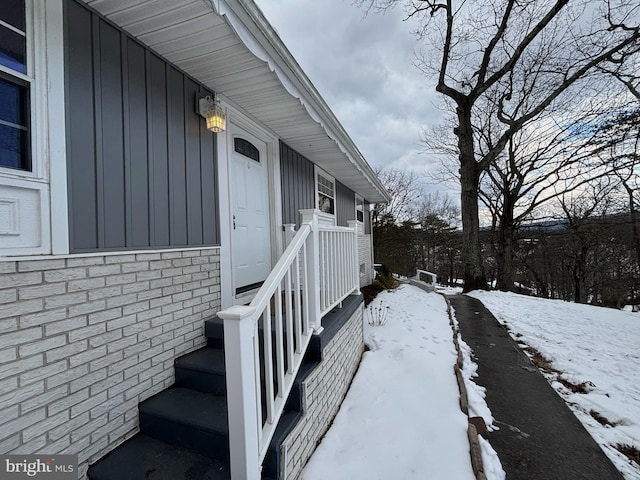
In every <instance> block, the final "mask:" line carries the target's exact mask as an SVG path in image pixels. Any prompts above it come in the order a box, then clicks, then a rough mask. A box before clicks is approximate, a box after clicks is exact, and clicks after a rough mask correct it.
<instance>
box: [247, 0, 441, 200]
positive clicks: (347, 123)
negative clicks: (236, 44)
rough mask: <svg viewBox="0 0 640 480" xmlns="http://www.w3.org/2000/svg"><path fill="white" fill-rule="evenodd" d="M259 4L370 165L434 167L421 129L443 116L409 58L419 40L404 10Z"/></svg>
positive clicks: (305, 0) (331, 3) (261, 0)
mask: <svg viewBox="0 0 640 480" xmlns="http://www.w3.org/2000/svg"><path fill="white" fill-rule="evenodd" d="M256 3H257V4H258V6H259V7H260V8H261V9H262V11H263V12H264V14H265V16H266V17H267V19H268V20H269V22H270V23H271V24H272V25H273V27H274V28H275V29H276V30H277V31H278V33H279V35H280V37H281V39H282V41H283V42H284V43H285V45H286V46H287V47H288V48H289V50H290V51H291V53H292V54H293V56H294V57H295V58H296V60H297V61H298V63H299V64H300V66H301V67H302V69H303V70H304V71H305V73H306V74H307V76H308V77H309V78H310V79H311V81H312V82H313V84H314V85H315V86H316V88H317V89H318V91H319V92H320V94H321V95H322V96H323V97H324V98H325V100H326V102H327V104H328V105H329V107H330V108H331V109H332V110H333V112H334V113H335V115H336V117H338V119H339V120H340V122H341V123H342V124H343V125H344V127H345V128H346V130H347V132H348V133H349V135H350V136H351V138H352V139H353V140H354V142H355V143H356V145H357V146H358V148H359V149H360V151H361V152H362V153H363V155H364V156H365V158H366V159H367V161H368V162H369V163H370V164H371V165H372V166H373V167H385V166H393V167H396V168H403V169H412V170H416V171H418V172H423V171H428V170H430V169H432V168H433V167H434V162H435V160H434V158H435V157H434V156H433V155H426V154H424V153H422V150H423V148H422V145H420V132H421V131H422V130H423V129H424V128H425V127H427V126H428V125H431V124H434V123H436V122H437V121H438V120H439V119H440V117H441V112H440V111H439V110H437V109H436V108H435V107H434V104H435V103H436V102H437V101H438V94H437V93H436V92H435V83H434V80H433V79H430V78H427V77H425V76H424V75H423V73H422V72H420V71H419V70H418V69H417V68H416V67H415V66H414V65H413V64H412V62H413V59H414V51H416V50H418V49H419V48H420V47H421V45H420V43H419V41H418V40H417V39H416V37H415V36H413V35H412V34H411V30H412V29H413V27H412V26H411V24H410V22H406V21H404V17H403V14H402V12H401V11H400V10H391V11H389V12H387V13H386V14H385V15H381V14H374V13H371V14H370V15H368V16H365V15H364V11H363V10H362V9H360V8H358V7H356V6H354V5H353V4H352V1H351V0H323V1H322V2H319V1H317V0H256ZM433 188H434V190H435V189H438V187H436V186H434V187H433ZM445 188H446V187H445ZM430 189H431V188H430ZM442 190H444V189H442Z"/></svg>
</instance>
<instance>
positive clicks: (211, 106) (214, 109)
mask: <svg viewBox="0 0 640 480" xmlns="http://www.w3.org/2000/svg"><path fill="white" fill-rule="evenodd" d="M198 114H199V115H200V116H201V117H204V118H205V119H206V120H207V129H208V130H211V131H212V132H214V133H220V132H224V131H225V130H226V128H227V116H226V114H225V113H224V110H223V109H222V107H221V106H220V102H219V101H218V99H217V98H215V97H213V98H212V97H211V95H207V96H206V97H200V98H198Z"/></svg>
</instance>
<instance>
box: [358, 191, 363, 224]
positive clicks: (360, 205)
mask: <svg viewBox="0 0 640 480" xmlns="http://www.w3.org/2000/svg"><path fill="white" fill-rule="evenodd" d="M356 220H357V221H359V222H364V200H363V199H362V198H361V197H358V196H356Z"/></svg>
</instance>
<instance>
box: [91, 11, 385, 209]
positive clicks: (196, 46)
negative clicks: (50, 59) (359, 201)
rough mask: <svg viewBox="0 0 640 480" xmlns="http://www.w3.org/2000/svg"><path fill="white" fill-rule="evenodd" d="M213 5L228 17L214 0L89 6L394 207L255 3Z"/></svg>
mask: <svg viewBox="0 0 640 480" xmlns="http://www.w3.org/2000/svg"><path fill="white" fill-rule="evenodd" d="M214 2H215V4H216V9H217V10H218V12H219V13H222V15H221V14H219V13H217V12H216V11H215V10H214V6H213V5H212V4H211V2H210V1H207V0H183V1H176V0H85V3H86V4H87V5H89V6H90V7H92V8H94V9H95V10H97V11H98V12H100V13H101V14H102V15H104V16H105V17H107V18H108V19H109V20H111V21H112V22H114V23H115V24H117V25H118V26H120V27H121V28H123V29H124V30H125V31H127V32H128V33H129V34H131V35H132V36H133V37H135V38H137V39H138V40H139V41H141V42H142V43H144V44H145V45H147V46H149V47H150V48H151V49H153V50H154V51H156V52H157V53H159V54H160V55H162V56H163V57H164V58H166V59H167V60H169V61H170V62H172V63H173V64H175V65H176V66H178V67H179V68H181V69H182V70H184V71H185V72H186V73H188V74H189V75H191V76H192V77H193V78H195V79H197V80H198V81H200V82H201V83H203V84H204V85H206V86H207V87H208V88H210V89H211V90H213V91H215V92H216V93H217V94H220V95H222V96H223V97H225V98H227V99H229V100H230V101H231V102H232V103H233V104H235V105H237V106H238V107H240V108H241V109H243V110H244V111H245V112H247V113H248V114H249V115H251V116H253V117H254V118H256V119H257V120H259V121H260V122H261V123H263V124H264V125H265V126H266V127H267V128H269V129H270V130H272V131H273V132H274V133H275V134H277V135H278V136H279V137H280V138H281V139H282V140H283V141H284V142H285V143H287V144H288V145H289V146H290V147H292V148H294V149H295V150H297V151H298V152H299V153H301V154H302V155H304V156H306V157H307V158H308V159H309V160H311V161H312V162H313V163H315V164H317V165H318V166H320V167H321V168H323V169H324V170H326V171H327V172H328V173H329V174H331V175H333V176H334V177H335V178H336V179H337V180H339V181H340V182H341V183H343V184H345V185H346V186H347V187H349V188H350V189H352V190H354V191H355V192H356V193H358V194H360V195H362V196H363V197H364V198H366V199H367V200H368V201H370V202H374V203H377V202H385V201H388V199H389V196H388V193H387V192H386V191H385V190H384V187H383V186H382V184H381V183H380V181H379V180H378V178H377V177H376V176H375V174H374V173H373V171H372V170H371V167H370V166H369V165H368V164H367V163H366V161H365V160H364V158H363V157H362V155H361V154H360V152H359V151H358V149H357V147H356V146H355V145H354V144H353V142H352V141H351V139H350V138H349V137H348V135H347V134H346V132H345V131H344V129H343V127H342V126H341V125H340V124H339V122H338V121H337V119H335V117H334V116H333V113H332V112H331V111H330V109H329V107H328V106H326V104H325V103H324V101H323V100H322V99H321V97H320V95H319V94H318V93H317V91H316V90H315V88H314V87H313V86H312V85H311V82H310V81H309V79H308V78H306V76H305V75H304V74H303V73H302V71H301V69H300V68H299V66H298V65H297V63H295V60H294V59H293V57H291V54H290V53H289V52H288V50H287V49H286V47H284V45H283V44H282V42H281V41H280V39H279V38H278V37H277V34H276V33H275V31H273V29H272V28H271V27H270V26H269V25H268V24H267V23H266V20H265V19H264V17H263V16H262V14H261V12H260V11H259V9H258V8H257V7H256V6H255V4H254V3H253V1H251V0H230V1H229V2H228V3H227V2H226V1H218V0H214ZM221 4H222V5H221ZM229 5H231V6H229ZM234 9H235V10H234ZM265 25H266V27H265ZM265 28H266V35H265V33H264V31H265ZM261 29H262V30H261ZM269 34H271V37H272V38H268V36H269ZM257 39H261V40H257Z"/></svg>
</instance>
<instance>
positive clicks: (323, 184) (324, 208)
mask: <svg viewBox="0 0 640 480" xmlns="http://www.w3.org/2000/svg"><path fill="white" fill-rule="evenodd" d="M316 178H317V189H318V210H320V211H321V212H323V213H328V214H331V215H333V214H334V213H335V191H336V190H335V184H334V181H333V179H332V178H330V177H329V176H328V175H326V176H325V175H324V174H322V173H318V174H317V175H316Z"/></svg>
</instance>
